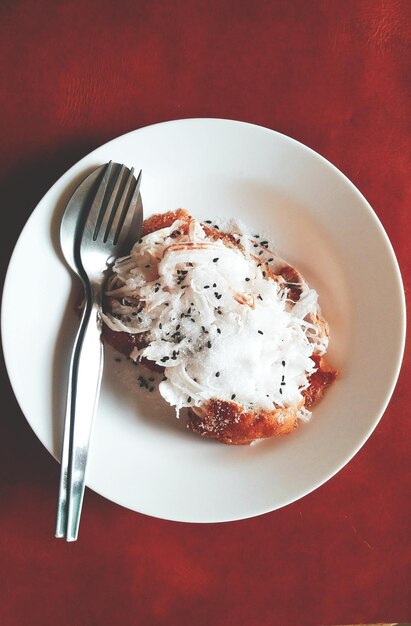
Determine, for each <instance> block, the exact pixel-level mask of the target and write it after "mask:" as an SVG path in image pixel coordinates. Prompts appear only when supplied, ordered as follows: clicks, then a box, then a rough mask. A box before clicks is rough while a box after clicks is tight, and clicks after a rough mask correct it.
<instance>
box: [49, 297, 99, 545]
mask: <svg viewBox="0 0 411 626" xmlns="http://www.w3.org/2000/svg"><path fill="white" fill-rule="evenodd" d="M87 295H88V297H87V298H86V306H85V310H84V313H83V317H82V319H81V323H80V328H79V331H78V334H77V338H76V342H75V345H74V349H73V355H72V360H71V372H70V378H69V385H68V396H67V411H66V419H67V416H68V415H70V420H69V421H70V425H69V427H67V428H66V427H65V432H64V444H63V457H64V448H65V447H67V446H65V444H66V437H67V434H68V455H67V454H66V457H67V458H65V459H64V460H65V461H66V462H67V470H65V469H64V468H63V466H62V475H63V479H62V483H63V490H64V476H65V477H66V479H65V480H66V498H65V506H63V507H61V508H60V507H59V509H58V520H57V526H58V528H57V530H59V531H60V532H61V530H62V529H64V535H65V538H66V540H67V541H76V539H77V536H78V529H79V524H80V516H81V507H82V503H83V497H84V488H85V473H86V466H87V459H88V451H89V445H90V435H91V430H92V425H93V418H94V414H95V409H96V406H97V398H98V396H99V392H100V384H101V374H102V371H103V356H104V355H103V344H102V341H101V326H102V324H101V287H100V286H99V285H97V286H95V287H90V288H89V293H88V294H87ZM62 462H63V458H62ZM60 487H62V484H60ZM59 500H60V498H59ZM63 500H64V496H63ZM60 512H62V515H61V516H59V514H60ZM64 513H65V520H64V519H61V520H60V517H62V518H63V517H64ZM64 535H61V534H60V535H58V536H64ZM56 536H57V532H56Z"/></svg>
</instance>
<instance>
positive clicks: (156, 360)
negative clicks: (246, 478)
mask: <svg viewBox="0 0 411 626" xmlns="http://www.w3.org/2000/svg"><path fill="white" fill-rule="evenodd" d="M170 229H172V230H171V231H170ZM155 234H158V238H159V241H155V237H154V239H153V235H155ZM147 236H151V239H150V238H149V237H147ZM149 239H150V241H149ZM230 251H231V257H230V256H229V255H228V256H227V261H226V262H225V261H224V258H223V257H224V254H225V253H229V252H230ZM233 252H235V253H237V254H235V255H234V256H233ZM133 255H134V256H133ZM240 257H241V258H240ZM242 257H244V259H245V258H247V260H248V261H247V262H248V263H249V265H250V263H252V264H253V265H254V268H253V272H254V274H253V277H251V278H250V277H248V276H245V278H244V279H243V278H242V277H241V281H243V280H244V281H245V282H244V283H242V282H241V285H242V287H241V288H239V287H238V285H240V283H239V281H240V278H238V275H239V271H240V270H238V271H237V270H236V267H234V269H233V272H234V273H233V279H232V281H228V283H227V280H226V282H225V283H224V284H226V285H227V284H228V290H229V291H230V298H231V299H230V300H227V295H226V293H225V291H223V290H222V289H221V287H220V286H219V284H218V283H217V278H215V276H219V274H216V273H215V272H216V270H217V266H220V267H223V268H224V270H222V271H224V272H225V274H224V276H225V279H227V272H229V268H227V263H228V264H230V263H231V262H233V261H234V265H235V264H236V263H237V262H238V267H239V268H240V269H241V271H243V266H244V268H245V269H247V266H246V264H245V261H244V263H243V260H244V259H243V258H242ZM224 263H225V265H223V264H224ZM241 263H243V265H241ZM196 268H198V269H197V270H196V271H197V274H194V273H193V272H194V270H195V269H196ZM207 268H209V270H207ZM236 271H237V273H236ZM199 272H200V273H199ZM201 272H203V274H201ZM204 272H205V273H204ZM212 272H214V274H213V273H212ZM243 273H245V274H247V272H244V271H243ZM160 274H161V275H160ZM208 274H209V275H210V279H209V280H208V279H207V276H208ZM191 275H192V276H193V278H192V281H193V282H192V284H191V283H190V279H189V276H191ZM198 276H200V278H201V279H203V280H202V283H206V284H202V289H204V291H202V292H201V293H200V290H199V288H198V285H199V284H200V283H199V280H200V279H199V278H198ZM212 276H214V278H212ZM228 276H229V274H228ZM212 280H214V282H212ZM236 281H237V282H236ZM219 282H221V281H219ZM208 283H210V284H208ZM259 285H260V286H261V285H263V287H264V286H265V287H266V288H268V287H270V288H271V291H270V292H269V293H278V294H279V295H278V298H279V300H280V308H279V309H278V311H279V313H278V316H279V317H278V319H279V320H280V322H278V324H279V325H280V326H279V328H280V330H279V331H278V332H279V333H280V332H282V333H285V334H284V336H286V337H288V338H289V337H290V332H291V335H292V333H294V335H295V339H293V337H291V339H290V338H289V341H290V342H291V343H290V345H291V347H292V348H293V351H294V352H293V355H292V356H290V359H287V355H286V353H283V352H281V350H282V344H281V341H284V340H278V342H279V343H278V346H277V345H274V343H272V354H274V352H275V350H279V351H280V352H278V354H279V355H280V354H281V356H277V357H276V358H277V361H276V363H274V360H275V359H274V360H273V364H272V368H273V370H272V371H273V376H274V378H275V379H276V380H273V381H272V384H271V385H270V381H269V380H268V381H264V383H262V382H261V381H260V380H255V381H254V384H255V388H256V389H258V391H255V390H253V387H252V385H251V387H249V391H246V390H244V393H243V390H242V387H241V385H242V383H241V381H240V382H238V381H237V380H236V379H237V378H239V377H240V378H241V376H242V374H241V370H240V369H239V370H237V373H236V372H234V374H233V371H232V370H233V368H234V369H235V367H237V364H239V363H240V361H239V360H238V357H236V358H235V359H234V360H233V362H230V349H231V348H232V349H233V350H234V351H235V350H236V349H237V350H238V346H237V343H236V342H237V339H236V333H235V332H234V333H233V332H232V328H233V324H234V323H238V329H239V330H238V332H239V333H240V332H241V333H243V334H244V333H246V330H247V329H244V325H245V324H246V323H248V322H247V320H251V321H252V320H253V319H254V318H255V317H256V316H257V311H259V310H260V309H258V307H260V308H261V309H262V308H263V303H264V299H263V296H262V295H261V294H262V293H263V292H262V290H261V289H260V290H259V289H258V288H257V287H258V286H259ZM253 286H256V287H255V289H254V288H253ZM189 288H190V289H191V292H188V291H186V289H187V290H188V289H189ZM219 289H220V291H221V293H220V291H219ZM272 289H274V291H272ZM226 291H227V289H226ZM258 291H260V292H259V293H258ZM187 293H191V294H194V295H191V297H190V298H188V300H187V302H185V301H184V300H183V299H184V298H187V295H186V294H187ZM264 293H266V292H264ZM314 296H315V297H314ZM264 297H266V296H264ZM220 302H221V304H220ZM227 302H228V307H229V308H228V309H227V305H226V304H224V303H227ZM305 302H312V303H311V304H309V305H307V304H305ZM176 303H177V304H178V308H176V307H177V304H176ZM210 303H211V304H210ZM183 304H184V306H183ZM264 306H267V303H266V302H265V303H264ZM230 307H231V308H230ZM297 310H298V311H301V315H303V316H304V317H303V318H302V319H298V324H299V325H297V323H296V324H295V328H293V329H292V331H289V330H288V328H287V325H286V322H287V319H286V317H285V313H286V312H288V313H290V314H293V311H297ZM104 311H105V313H104V315H103V319H104V321H105V324H104V328H103V337H104V340H105V341H106V342H107V343H109V344H111V345H112V346H113V347H114V348H116V349H117V350H118V351H120V352H122V353H123V354H125V355H127V356H130V357H131V358H132V359H134V360H139V361H141V362H142V364H143V365H144V366H146V367H147V368H149V369H151V370H154V371H162V372H163V373H164V374H165V378H166V380H165V381H164V382H162V383H161V384H160V393H161V394H162V395H163V397H164V398H165V399H166V401H168V402H169V403H170V404H174V405H175V406H176V407H177V408H178V409H179V408H181V407H188V427H189V428H190V429H191V430H192V431H193V432H196V433H198V434H200V435H202V436H204V437H208V438H212V439H215V440H217V441H220V442H223V443H227V444H247V443H251V442H252V441H254V440H256V439H261V438H267V437H272V436H276V435H282V434H287V433H290V432H291V431H292V430H293V429H294V428H295V426H296V425H297V422H298V421H299V419H304V418H306V417H308V415H309V412H308V409H310V408H311V407H312V406H313V405H314V404H315V403H316V402H318V401H319V400H320V399H321V397H322V396H323V394H324V392H325V390H326V389H327V387H328V386H329V385H330V384H331V383H332V382H333V381H334V379H335V377H336V374H337V373H336V371H334V370H333V369H332V368H331V367H330V366H329V365H328V363H327V361H326V360H325V358H324V353H325V350H326V348H327V346H328V324H327V322H326V321H325V320H324V318H323V317H322V315H321V312H320V309H319V307H318V305H317V303H316V293H315V292H314V291H313V290H310V289H309V288H308V285H307V284H306V282H305V281H304V278H303V277H302V276H301V274H300V273H299V272H298V271H297V270H296V269H295V268H294V267H292V266H291V265H289V264H288V263H286V262H285V261H284V260H283V259H282V258H280V257H279V256H278V255H277V254H276V253H275V252H273V251H271V250H270V249H269V247H268V242H267V241H264V240H261V239H260V238H258V236H254V238H252V239H251V240H250V239H249V236H245V235H238V234H237V233H235V232H223V231H222V230H220V228H219V227H218V225H216V224H212V223H211V222H210V221H209V220H208V221H207V222H203V223H201V224H200V223H199V222H197V221H196V220H194V218H193V217H192V216H191V215H190V214H189V213H188V212H187V211H185V210H183V209H179V210H177V211H175V212H168V213H163V214H157V215H153V216H152V217H150V218H148V219H146V220H145V221H144V223H143V230H142V235H141V239H140V240H139V242H137V243H136V246H135V247H134V248H133V251H132V254H131V256H130V257H126V258H125V259H122V260H119V261H118V262H117V264H116V267H115V273H114V274H113V276H112V277H111V278H110V280H109V284H108V288H107V295H106V297H105V302H104ZM243 312H244V315H242V313H243ZM266 314H270V310H269V309H267V310H266V311H265V312H264V311H262V312H261V313H259V315H260V317H258V316H257V318H256V319H260V318H261V320H262V322H264V323H265V324H266V326H265V327H264V328H267V320H266V317H264V315H266ZM236 316H237V317H238V320H237V318H236ZM297 317H298V316H297ZM297 317H296V319H297ZM273 319H274V318H273ZM225 320H226V322H225V323H226V324H228V322H227V320H229V321H230V324H231V326H227V328H228V330H229V332H231V333H232V334H231V335H230V337H231V338H230V339H228V340H227V341H226V343H222V339H221V337H222V328H224V321H225ZM233 320H234V322H233ZM236 320H237V321H236ZM220 321H221V322H222V323H221V324H220V323H219V322H220ZM250 323H251V322H250ZM259 323H260V322H259ZM273 324H274V321H273ZM281 324H282V326H281ZM260 326H261V324H260ZM197 331H198V332H197ZM264 332H265V333H266V335H267V332H266V331H263V330H261V329H260V328H258V329H256V331H255V339H253V342H254V341H255V346H256V347H255V350H260V351H261V354H262V355H264V354H269V355H270V354H271V353H270V345H271V344H270V338H267V339H265V337H261V336H262V335H264ZM244 336H245V337H248V335H247V334H245V335H244ZM253 337H254V335H253ZM292 341H294V343H292ZM258 342H260V343H258ZM298 342H299V343H298ZM250 345H251V346H252V347H253V350H254V343H252V344H250ZM236 346H237V348H236ZM298 346H302V347H303V348H304V351H305V352H304V355H305V356H304V359H305V360H304V359H302V358H301V359H299V356H298V354H297V356H296V355H295V354H294V353H295V352H296V350H297V348H298ZM310 346H311V348H310ZM212 350H215V353H213V352H212ZM244 350H245V351H246V350H247V346H246V345H244ZM307 350H308V352H307ZM222 351H223V352H224V351H225V353H224V354H225V355H226V360H227V367H226V368H225V370H229V369H230V367H231V373H230V372H228V371H225V370H223V368H221V366H220V365H216V367H220V368H221V372H220V371H211V369H210V368H212V363H211V365H209V361H210V359H211V357H210V356H208V355H212V354H215V358H218V359H220V356H221V353H222ZM239 354H240V355H241V345H240V352H239ZM275 354H277V353H275ZM187 355H190V356H189V357H188V356H187ZM200 355H205V356H200ZM189 358H190V359H191V361H188V360H187V359H189ZM273 358H274V357H273ZM307 358H308V359H309V360H308V361H307ZM207 359H208V360H207ZM236 359H237V360H236ZM293 359H294V361H293ZM219 362H221V361H219ZM202 363H203V364H205V365H204V367H205V368H206V370H205V373H204V376H203V372H202V370H201V366H202ZM224 363H225V362H223V366H224ZM230 363H231V365H230ZM253 363H254V365H255V360H254V361H253ZM301 363H308V365H307V369H305V370H304V366H303V365H302V364H301ZM229 366H230V367H229ZM207 367H208V369H207ZM238 367H239V365H238ZM298 367H299V368H300V370H301V371H299V370H298ZM190 368H191V369H190ZM281 368H283V369H281ZM296 368H297V369H296ZM189 370H190V371H189ZM297 370H298V371H297ZM258 371H261V370H258ZM251 373H252V372H251ZM202 376H203V377H204V380H206V379H207V380H208V381H211V382H210V385H211V387H210V388H207V385H205V383H203V381H202ZM304 376H305V378H304ZM224 377H225V378H224ZM277 378H278V380H277ZM294 379H295V380H294ZM220 381H222V382H221V383H220ZM224 381H225V382H224ZM295 381H297V382H295ZM251 382H252V381H251ZM240 383H241V384H240ZM218 385H220V391H218V389H219V388H218ZM224 385H225V386H224ZM236 385H237V386H236ZM238 385H239V387H238ZM264 385H265V386H264ZM287 385H288V386H287ZM162 386H163V387H162ZM274 387H275V389H274ZM214 388H215V395H214V393H213V389H214ZM271 388H272V389H271ZM233 389H235V390H236V393H232V391H233ZM263 390H264V391H265V392H267V393H264V394H263ZM287 393H288V397H289V399H291V400H289V401H287ZM184 394H185V395H184ZM219 394H220V395H219ZM247 394H248V395H247ZM242 395H244V397H243V398H242V397H241V396H242ZM263 396H264V398H263Z"/></svg>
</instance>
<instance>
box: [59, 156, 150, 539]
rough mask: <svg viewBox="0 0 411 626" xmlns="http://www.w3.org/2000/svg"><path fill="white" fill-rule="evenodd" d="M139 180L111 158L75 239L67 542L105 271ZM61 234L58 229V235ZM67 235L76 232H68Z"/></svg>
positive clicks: (91, 396)
mask: <svg viewBox="0 0 411 626" xmlns="http://www.w3.org/2000/svg"><path fill="white" fill-rule="evenodd" d="M140 183H141V171H140V173H139V175H138V178H137V179H136V178H135V177H134V169H131V170H129V169H128V168H127V167H125V165H120V164H118V163H113V162H111V161H110V163H108V164H107V167H106V169H105V171H104V175H103V177H102V179H101V182H100V185H99V187H98V189H97V192H96V195H95V197H94V200H93V203H92V205H91V208H90V211H89V213H88V216H87V217H86V219H85V222H84V226H83V227H81V228H79V229H77V230H78V235H77V238H76V240H75V242H74V257H75V266H76V267H75V269H76V271H77V273H78V275H79V276H80V278H81V280H82V282H83V286H84V291H85V307H84V311H83V316H82V319H81V323H80V327H79V331H78V333H77V337H76V341H75V345H74V348H73V354H72V359H71V364H70V370H71V371H70V377H69V385H68V397H67V410H66V420H69V424H66V426H65V430H64V441H63V452H62V464H61V479H60V491H59V501H58V508H57V524H56V533H55V535H56V537H60V538H62V537H65V538H66V540H67V541H76V539H77V536H78V529H79V523H80V516H81V508H82V503H83V497H84V488H85V472H86V465H87V458H88V451H89V445H90V435H91V429H92V423H93V417H94V413H95V409H96V406H97V400H98V396H99V392H100V384H101V375H102V370H103V356H104V354H103V344H102V342H101V328H102V323H101V307H102V296H103V285H104V281H105V272H106V270H107V269H108V267H110V265H111V263H112V261H113V260H114V258H115V257H116V256H119V255H120V254H121V253H122V252H124V250H123V248H124V244H125V242H127V241H128V239H129V236H130V228H131V226H132V224H136V223H138V224H139V225H140V226H141V221H142V205H141V197H140V195H139V190H140ZM136 213H137V216H136ZM140 213H141V215H140ZM136 217H137V219H136ZM136 235H137V237H138V236H139V233H136ZM64 236H65V235H64V232H63V231H62V233H61V237H64ZM66 236H68V237H69V236H71V237H73V236H74V235H73V233H72V232H70V233H66ZM62 243H63V242H62Z"/></svg>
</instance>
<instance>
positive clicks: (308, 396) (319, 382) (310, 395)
mask: <svg viewBox="0 0 411 626" xmlns="http://www.w3.org/2000/svg"><path fill="white" fill-rule="evenodd" d="M312 359H313V361H315V364H316V366H317V371H316V372H314V374H311V376H310V378H309V381H310V386H309V387H307V389H305V390H304V391H303V394H302V395H303V396H304V399H305V402H304V406H305V407H306V408H307V409H309V408H311V407H312V406H313V405H314V404H316V403H317V402H318V401H319V400H321V398H322V397H323V395H324V393H325V390H326V389H327V387H328V386H329V385H331V383H332V382H334V380H335V379H336V378H337V375H338V372H337V371H336V370H333V369H332V368H331V367H330V366H329V365H328V363H327V361H326V360H325V359H324V357H320V356H318V355H313V357H312Z"/></svg>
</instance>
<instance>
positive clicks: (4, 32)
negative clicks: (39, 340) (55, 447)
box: [0, 0, 411, 626]
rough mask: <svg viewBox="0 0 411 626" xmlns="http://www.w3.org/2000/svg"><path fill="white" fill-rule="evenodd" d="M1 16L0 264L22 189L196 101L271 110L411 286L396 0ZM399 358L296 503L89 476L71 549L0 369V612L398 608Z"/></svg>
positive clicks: (179, 616) (343, 618)
mask: <svg viewBox="0 0 411 626" xmlns="http://www.w3.org/2000/svg"><path fill="white" fill-rule="evenodd" d="M0 29H1V33H0V35H1V36H0V52H1V58H2V59H3V63H2V65H3V67H2V71H1V76H0V81H1V82H0V87H1V96H2V105H1V147H2V149H1V154H0V160H1V167H0V177H1V181H2V189H3V191H2V194H1V198H2V216H3V219H5V218H6V217H7V219H8V221H9V227H8V228H7V232H6V229H4V227H3V228H2V233H1V236H2V244H1V261H2V271H3V274H4V272H5V267H6V263H7V260H8V258H9V256H10V253H11V250H12V247H13V245H14V243H15V241H16V239H17V237H18V234H19V232H20V230H21V228H22V226H23V224H24V222H25V220H26V219H27V218H28V216H29V215H30V213H31V211H32V210H33V209H34V207H35V205H36V203H37V201H38V200H39V199H40V198H41V196H42V195H43V194H44V192H45V191H46V190H47V189H48V187H49V186H50V185H51V184H52V183H53V182H54V181H55V179H56V178H57V177H58V176H59V175H60V174H62V173H63V172H64V171H65V170H66V169H67V168H68V167H69V166H70V165H72V164H73V163H74V162H75V161H76V160H78V159H79V158H80V157H82V156H84V155H85V154H86V153H87V152H88V151H90V150H91V149H93V148H95V147H97V146H98V145H100V144H101V143H103V142H105V141H106V140H109V139H111V138H113V137H115V136H117V135H119V134H121V133H123V132H125V131H128V130H132V129H134V128H138V127H141V126H144V125H146V124H151V123H154V122H158V121H162V120H167V119H174V118H182V117H197V116H205V117H226V118H233V119H240V120H244V121H250V122H255V123H258V124H262V125H264V126H268V127H270V128H273V129H276V130H279V131H281V132H284V133H286V134H288V135H290V136H292V137H294V138H296V139H299V140H300V141H302V142H303V143H305V144H307V145H309V146H310V147H312V148H314V149H315V150H317V151H318V152H320V153H321V154H323V155H324V156H325V157H327V158H328V159H330V160H331V161H332V162H333V163H335V164H336V165H337V166H338V167H339V168H340V169H341V170H342V171H343V172H344V173H345V174H347V176H348V177H349V178H350V179H351V180H352V181H353V182H354V183H355V184H356V185H357V186H358V188H359V189H360V190H361V191H362V192H363V193H364V194H365V196H366V197H367V198H368V200H369V201H370V202H371V204H372V206H373V207H374V209H375V211H376V212H377V214H378V216H379V217H380V219H381V220H382V222H383V224H384V226H385V228H386V230H387V232H388V235H389V236H390V238H391V241H392V242H393V245H394V248H395V250H396V253H397V256H398V259H399V262H400V265H401V268H402V272H403V277H404V280H405V284H406V285H409V284H410V278H411V275H410V272H411V268H410V260H409V241H408V240H409V232H410V226H411V216H410V210H409V207H410V206H411V185H410V183H409V179H410V165H411V151H410V124H411V115H410V88H411V67H410V38H411V3H410V2H409V0H345V1H343V2H338V0H336V1H333V0H279V1H275V0H271V1H269V0H266V1H264V0H252V1H251V2H250V1H249V0H229V1H227V0H222V1H214V0H208V1H207V0H204V1H190V0H174V1H165V0H164V1H163V0H156V1H150V0H145V1H142V0H123V1H122V2H115V1H114V0H112V1H110V0H99V1H97V0H83V1H82V2H78V1H76V0H65V1H64V2H61V3H60V2H55V1H52V0H49V1H47V0H14V1H11V0H3V2H2V3H1V6H0ZM22 296H23V294H22ZM409 356H410V350H409V346H408V349H407V352H406V357H405V362H404V366H403V369H402V373H401V376H400V380H399V383H398V385H397V388H396V391H395V393H394V396H393V399H392V401H391V403H390V405H389V408H388V409H387V411H386V414H385V416H384V418H383V419H382V421H381V423H380V425H379V426H378V428H377V430H376V431H375V433H374V434H373V435H372V437H371V438H370V440H369V441H368V442H367V444H366V445H365V447H364V448H363V449H362V450H361V451H360V452H359V453H358V454H357V455H356V457H355V458H354V459H353V460H352V461H351V462H350V463H349V465H348V466H347V467H346V468H345V469H343V470H342V471H341V472H340V473H339V474H338V475H337V476H335V477H334V478H333V479H332V480H330V481H329V482H328V483H326V484H325V485H324V486H323V487H321V488H320V489H318V490H317V491H315V492H314V493H312V494H310V495H309V496H307V497H305V498H304V499H302V500H300V501H299V502H296V503H295V504H293V505H291V506H288V507H286V508H284V509H282V510H279V511H276V512H273V513H271V514H268V515H264V516H262V517H258V518H255V519H251V520H246V521H241V522H236V523H229V524H220V525H203V526H201V525H190V524H178V523H170V522H165V521H162V520H157V519H151V518H148V517H145V516H142V515H139V514H136V513H132V512H130V511H127V510H124V509H122V508H120V507H118V506H116V505H114V504H112V503H111V502H109V501H106V500H104V499H103V498H101V497H99V496H97V495H96V494H94V493H92V492H88V493H87V494H86V501H85V509H84V515H83V519H82V528H81V538H80V541H79V542H78V543H77V544H69V545H67V544H65V543H62V542H58V541H57V540H55V539H54V538H53V527H54V513H55V499H56V493H57V484H58V471H59V470H58V465H57V463H56V462H55V461H54V460H53V459H52V458H51V457H50V456H49V454H48V453H47V452H46V451H45V450H44V449H43V448H42V446H41V444H40V443H39V442H38V441H37V440H36V438H35V436H34V434H33V433H32V432H31V430H30V428H29V426H28V425H27V423H26V422H25V420H24V418H23V416H22V415H21V413H20V411H19V409H18V407H17V404H16V402H15V400H14V398H13V395H12V392H11V390H10V387H9V384H8V382H7V378H6V374H5V373H4V370H3V377H2V379H1V385H2V395H1V397H2V407H3V408H2V420H1V432H0V436H1V443H2V451H1V457H0V464H1V470H2V479H1V491H2V494H1V500H0V507H1V515H0V537H1V539H0V542H1V554H0V575H1V592H0V594H1V595H0V623H1V624H2V626H25V625H30V626H37V625H41V626H45V625H48V624H58V625H59V626H74V625H75V626H83V625H84V626H93V625H96V626H97V625H98V626H106V625H107V626H109V625H110V626H111V625H112V624H121V625H122V626H135V625H138V626H139V625H144V626H145V625H155V626H166V625H167V626H169V625H174V624H175V625H177V626H185V625H190V626H191V625H192V624H198V626H203V625H210V624H211V625H213V626H231V625H233V626H234V625H236V626H237V625H239V624H245V625H247V626H254V625H256V626H257V625H258V626H272V625H277V624H278V625H289V624H292V625H294V624H295V625H297V624H298V625H305V624H341V623H344V624H347V623H353V622H373V621H396V620H397V621H400V620H402V621H406V620H407V619H408V620H410V619H411V602H410V597H411V594H410V593H409V592H410V589H409V581H410V578H411V577H410V571H409V566H410V541H409V526H410V525H409V522H410V516H409V486H410V484H409V444H410V437H409V416H410V408H409V407H410V402H411V392H410V388H411V368H410V359H409Z"/></svg>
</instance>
